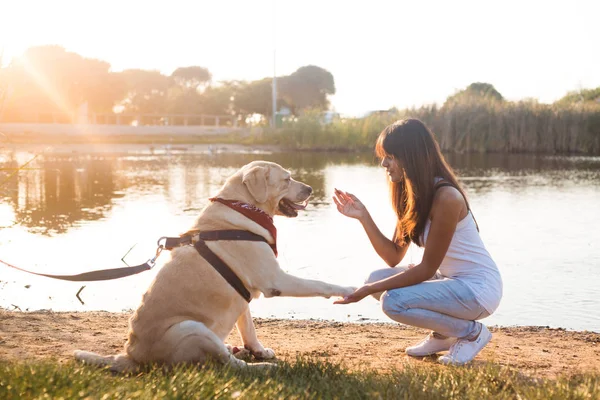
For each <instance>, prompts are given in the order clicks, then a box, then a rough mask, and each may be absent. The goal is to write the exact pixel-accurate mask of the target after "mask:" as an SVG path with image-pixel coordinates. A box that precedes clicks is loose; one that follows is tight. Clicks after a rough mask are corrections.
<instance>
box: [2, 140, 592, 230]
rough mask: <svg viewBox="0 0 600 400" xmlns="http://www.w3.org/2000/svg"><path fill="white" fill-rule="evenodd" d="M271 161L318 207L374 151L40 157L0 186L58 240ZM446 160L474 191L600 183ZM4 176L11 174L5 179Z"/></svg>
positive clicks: (510, 159)
mask: <svg viewBox="0 0 600 400" xmlns="http://www.w3.org/2000/svg"><path fill="white" fill-rule="evenodd" d="M255 159H265V160H269V161H273V162H276V163H279V164H281V165H283V166H285V167H286V168H289V169H290V170H291V171H292V172H293V174H294V176H295V177H296V179H299V180H301V181H303V182H306V183H308V184H309V185H311V186H312V187H313V189H314V195H313V203H317V204H318V203H320V202H329V199H328V198H326V191H325V177H324V170H325V168H326V166H328V165H338V166H342V165H365V166H375V165H377V160H376V159H375V157H374V156H373V154H371V153H362V154H351V153H347V154H344V153H334V154H331V153H307V152H295V153H258V154H256V153H241V154H240V153H217V154H206V153H185V152H183V153H180V154H176V155H150V154H149V155H144V156H131V155H121V156H119V155H112V154H103V155H94V154H90V155H79V156H77V155H73V154H64V155H60V154H52V155H50V156H45V157H39V158H38V159H37V160H36V161H35V162H34V163H33V164H32V165H30V167H31V168H32V169H30V170H27V171H25V172H21V173H20V174H19V177H18V179H10V180H8V181H7V182H6V183H5V185H4V186H3V187H2V188H1V190H2V192H1V193H2V196H3V198H4V200H5V201H8V202H10V204H11V205H12V207H13V209H14V218H15V222H16V223H18V224H20V225H23V226H25V227H27V228H28V229H29V230H30V231H31V232H36V233H41V234H59V233H64V232H66V231H67V230H68V229H69V227H71V226H73V225H76V224H77V223H79V222H81V221H94V220H98V219H101V218H103V217H104V216H105V215H106V213H107V212H108V211H109V210H110V209H111V207H112V204H113V202H114V200H115V199H118V198H121V197H123V195H124V193H125V192H127V191H132V190H133V191H135V192H137V193H138V194H139V195H142V194H143V193H149V192H153V191H154V192H156V191H158V192H163V193H164V195H165V196H166V198H167V199H168V201H170V202H171V203H172V204H173V205H175V206H177V207H179V209H180V210H182V211H183V212H185V211H194V210H199V209H201V208H202V207H203V206H204V205H205V203H206V199H207V198H208V197H210V196H211V195H212V194H214V193H215V191H216V190H218V188H219V187H220V186H221V185H222V184H223V181H224V180H225V179H226V178H227V177H228V176H229V175H230V174H231V173H232V172H233V171H235V170H236V169H237V168H239V167H241V166H242V165H244V164H246V163H248V162H250V161H253V160H255ZM447 159H448V161H449V163H450V165H452V166H453V167H454V168H455V169H456V170H457V172H458V174H459V175H460V177H461V179H462V181H463V184H464V185H465V186H466V187H467V189H468V190H469V191H470V192H473V193H477V194H486V193H489V192H492V191H494V190H496V189H498V188H499V187H502V188H504V189H508V190H519V188H529V189H531V188H534V187H537V186H547V185H548V184H550V183H551V185H552V186H554V187H557V188H559V187H564V186H568V185H576V184H578V182H580V181H585V182H588V183H589V182H590V181H596V183H598V182H600V179H599V176H600V159H598V158H593V157H579V158H570V157H548V156H532V155H514V154H448V155H447ZM18 165H19V164H18V162H17V157H16V151H12V152H7V153H5V154H4V161H3V162H2V163H0V168H2V169H3V170H5V171H8V170H11V169H15V168H17V166H18ZM5 175H6V174H5Z"/></svg>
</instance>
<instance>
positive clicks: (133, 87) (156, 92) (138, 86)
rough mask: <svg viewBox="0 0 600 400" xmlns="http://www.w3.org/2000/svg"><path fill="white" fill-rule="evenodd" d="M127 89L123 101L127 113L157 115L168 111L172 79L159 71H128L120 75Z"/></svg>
mask: <svg viewBox="0 0 600 400" xmlns="http://www.w3.org/2000/svg"><path fill="white" fill-rule="evenodd" d="M119 75H120V76H121V78H122V79H123V81H124V82H125V85H126V87H127V95H126V98H125V100H124V101H123V106H124V107H125V111H126V112H131V113H140V114H157V113H163V112H165V111H166V110H167V95H168V91H169V88H170V86H171V82H172V81H171V78H170V77H168V76H165V75H163V74H161V73H160V72H159V71H154V70H143V69H128V70H125V71H123V72H121V73H120V74H119Z"/></svg>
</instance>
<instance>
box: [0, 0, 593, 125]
mask: <svg viewBox="0 0 600 400" xmlns="http://www.w3.org/2000/svg"><path fill="white" fill-rule="evenodd" d="M599 16H600V1H599V0H545V1H537V0H504V1H494V2H489V1H481V0H477V1H462V0H439V1H434V0H413V1H401V0H395V1H384V0H369V1H360V2H359V1H354V0H345V1H344V0H335V1H334V0H303V1H297V0H296V1H290V0H281V1H277V2H276V3H275V0H254V1H248V0H219V1H205V0H189V1H183V0H169V1H163V0H152V1H147V0H146V1H142V0H102V1H99V0H72V1H69V0H38V1H34V0H0V51H1V50H2V48H4V56H5V61H6V59H7V58H8V59H10V58H11V57H13V56H18V55H20V54H22V52H23V51H24V50H25V49H26V48H27V47H29V46H32V45H42V44H59V45H62V46H63V47H65V48H66V49H67V50H69V51H73V52H76V53H79V54H81V55H83V56H86V57H93V58H99V59H102V60H105V61H108V62H110V63H111V65H112V69H113V71H120V70H123V69H127V68H144V69H158V70H160V71H162V72H163V73H165V74H170V73H171V72H172V71H173V70H174V69H175V68H177V67H180V66H190V65H201V66H204V67H207V68H208V69H209V70H210V71H211V73H212V74H213V78H214V80H215V81H219V80H229V79H245V80H253V79H259V78H263V77H266V76H272V74H273V49H274V47H276V70H277V73H278V74H286V75H287V74H290V73H292V72H293V71H295V70H296V69H297V68H298V67H301V66H303V65H308V64H314V65H318V66H320V67H323V68H325V69H327V70H329V71H330V72H331V73H332V74H333V76H334V78H335V83H336V87H337V94H336V95H335V96H333V97H332V98H331V100H332V105H333V107H334V108H335V109H336V110H337V111H338V112H341V113H343V114H354V115H357V114H362V113H364V112H367V111H370V110H376V109H387V108H390V107H392V106H398V107H408V106H413V105H417V106H418V105H422V104H425V103H433V102H440V103H441V102H443V101H444V99H445V98H446V97H447V96H448V95H450V94H452V93H454V92H455V91H456V90H459V89H463V88H464V87H466V86H467V85H468V84H470V83H472V82H488V83H491V84H493V85H494V86H495V87H496V89H497V90H498V91H499V92H500V93H502V94H503V95H504V97H506V98H508V99H509V100H518V99H522V98H531V97H533V98H537V99H539V100H540V101H542V102H552V101H554V100H556V99H558V98H560V97H562V96H563V95H564V94H566V92H568V91H571V90H577V89H581V88H592V87H598V86H600V25H598V17H599ZM275 32H276V35H275V34H274V33H275Z"/></svg>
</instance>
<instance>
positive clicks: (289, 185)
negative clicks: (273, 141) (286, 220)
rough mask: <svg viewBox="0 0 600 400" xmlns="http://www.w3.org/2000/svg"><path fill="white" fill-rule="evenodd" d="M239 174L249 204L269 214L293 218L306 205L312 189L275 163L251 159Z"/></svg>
mask: <svg viewBox="0 0 600 400" xmlns="http://www.w3.org/2000/svg"><path fill="white" fill-rule="evenodd" d="M241 174H242V183H243V184H244V186H245V187H246V189H247V190H248V192H249V193H250V195H251V196H252V198H253V199H254V201H253V203H254V204H255V205H256V206H258V207H259V208H262V209H263V210H265V211H266V212H268V213H269V214H271V215H284V216H286V217H297V216H298V210H304V209H305V208H306V206H307V205H308V199H309V198H310V195H311V194H312V188H311V187H310V186H308V185H306V184H304V183H302V182H298V181H296V180H294V179H293V178H292V174H291V173H290V172H289V171H287V170H286V169H284V168H283V167H282V166H281V165H279V164H275V163H272V162H268V161H253V162H251V163H250V164H248V165H245V166H244V167H243V168H242V169H241Z"/></svg>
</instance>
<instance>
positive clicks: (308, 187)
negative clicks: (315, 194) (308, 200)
mask: <svg viewBox="0 0 600 400" xmlns="http://www.w3.org/2000/svg"><path fill="white" fill-rule="evenodd" d="M305 190H306V191H307V192H308V194H312V188H311V187H310V186H307V187H306V188H305Z"/></svg>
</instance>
